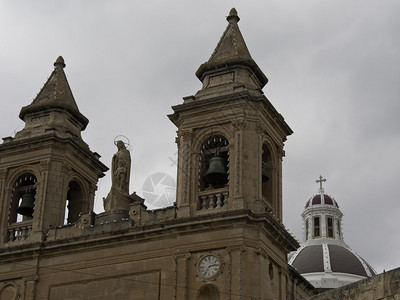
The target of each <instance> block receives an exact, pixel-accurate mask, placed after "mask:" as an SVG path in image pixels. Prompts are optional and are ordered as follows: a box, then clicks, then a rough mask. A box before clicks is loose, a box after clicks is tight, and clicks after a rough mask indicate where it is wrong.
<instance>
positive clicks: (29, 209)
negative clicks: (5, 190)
mask: <svg viewBox="0 0 400 300" xmlns="http://www.w3.org/2000/svg"><path fill="white" fill-rule="evenodd" d="M34 202H35V196H34V195H33V194H31V193H26V194H24V195H22V201H21V204H20V205H19V207H18V208H17V213H19V214H20V215H23V216H27V217H30V218H32V217H33V206H34Z"/></svg>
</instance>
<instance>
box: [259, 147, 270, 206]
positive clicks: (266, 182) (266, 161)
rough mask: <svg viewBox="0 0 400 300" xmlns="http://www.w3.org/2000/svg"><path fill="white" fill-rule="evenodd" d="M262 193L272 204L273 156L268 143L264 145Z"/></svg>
mask: <svg viewBox="0 0 400 300" xmlns="http://www.w3.org/2000/svg"><path fill="white" fill-rule="evenodd" d="M261 168H262V169H261V181H262V195H263V197H264V198H265V199H266V200H267V201H268V202H269V203H270V204H271V205H272V180H271V178H272V158H271V152H270V151H269V149H268V147H267V145H266V144H264V145H263V146H262V166H261Z"/></svg>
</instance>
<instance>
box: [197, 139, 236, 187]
mask: <svg viewBox="0 0 400 300" xmlns="http://www.w3.org/2000/svg"><path fill="white" fill-rule="evenodd" d="M228 145H229V142H228V140H227V139H226V138H225V137H224V136H222V135H212V136H210V137H208V138H207V139H206V140H205V141H204V142H203V144H202V145H201V149H200V162H199V164H200V166H199V190H200V191H204V190H206V189H216V188H222V187H224V186H226V185H227V184H228V182H229V149H228Z"/></svg>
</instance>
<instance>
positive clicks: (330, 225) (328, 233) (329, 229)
mask: <svg viewBox="0 0 400 300" xmlns="http://www.w3.org/2000/svg"><path fill="white" fill-rule="evenodd" d="M326 237H328V238H333V237H334V236H333V218H332V217H326Z"/></svg>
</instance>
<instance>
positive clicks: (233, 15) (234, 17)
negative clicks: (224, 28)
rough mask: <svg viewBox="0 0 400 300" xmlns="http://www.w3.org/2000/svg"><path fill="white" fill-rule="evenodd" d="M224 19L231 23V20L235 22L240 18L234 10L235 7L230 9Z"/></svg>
mask: <svg viewBox="0 0 400 300" xmlns="http://www.w3.org/2000/svg"><path fill="white" fill-rule="evenodd" d="M226 20H227V21H228V22H229V23H232V22H235V23H237V22H239V20H240V18H239V16H238V13H237V11H236V9H235V8H234V7H233V8H232V9H231V10H230V12H229V16H227V17H226Z"/></svg>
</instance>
